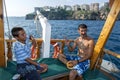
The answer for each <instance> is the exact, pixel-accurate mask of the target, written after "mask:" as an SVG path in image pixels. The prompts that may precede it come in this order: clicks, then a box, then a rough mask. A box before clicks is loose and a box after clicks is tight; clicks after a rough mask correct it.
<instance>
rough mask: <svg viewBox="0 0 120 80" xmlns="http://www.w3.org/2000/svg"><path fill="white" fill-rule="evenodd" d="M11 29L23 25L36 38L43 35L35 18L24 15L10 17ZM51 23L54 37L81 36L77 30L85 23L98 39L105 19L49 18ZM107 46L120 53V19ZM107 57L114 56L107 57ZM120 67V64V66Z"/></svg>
mask: <svg viewBox="0 0 120 80" xmlns="http://www.w3.org/2000/svg"><path fill="white" fill-rule="evenodd" d="M8 20H9V25H10V29H12V28H13V27H14V26H21V27H23V28H24V29H25V30H26V32H27V33H28V34H32V35H33V36H34V37H35V38H38V37H41V34H42V33H41V32H42V29H41V27H37V28H36V25H40V24H35V21H34V20H25V18H24V17H9V19H8ZM4 23H5V24H4V25H5V37H7V33H8V26H7V24H6V23H7V22H6V20H5V21H4ZM49 23H50V24H51V26H52V34H51V36H52V38H54V39H63V38H64V37H67V38H68V39H75V38H76V37H78V36H79V34H78V32H77V27H78V25H79V24H81V23H84V24H86V25H87V26H88V35H90V36H91V37H93V38H94V40H95V41H97V39H98V37H99V34H100V32H101V30H102V27H103V25H104V23H105V21H101V20H97V21H96V20H49ZM105 48H107V49H109V50H111V51H114V52H117V53H120V21H117V22H116V23H115V25H114V28H113V30H112V33H111V34H110V37H109V39H108V41H107V43H106V46H105ZM105 58H106V59H109V58H114V57H107V56H106V57H105ZM116 61H117V62H118V63H119V64H120V62H119V59H115V60H114V62H116ZM119 67H120V66H119Z"/></svg>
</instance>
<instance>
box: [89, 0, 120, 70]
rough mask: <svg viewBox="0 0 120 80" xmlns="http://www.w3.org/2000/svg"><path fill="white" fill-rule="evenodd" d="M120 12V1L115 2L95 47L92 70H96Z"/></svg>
mask: <svg viewBox="0 0 120 80" xmlns="http://www.w3.org/2000/svg"><path fill="white" fill-rule="evenodd" d="M119 11H120V0H115V1H114V3H113V5H112V8H111V11H110V13H109V14H108V17H107V20H106V22H105V24H104V27H103V29H102V31H101V33H100V36H99V38H98V41H97V43H96V45H95V48H94V53H93V56H92V58H91V65H90V68H91V69H93V68H94V66H95V63H96V61H97V59H98V57H99V55H100V53H101V52H102V50H103V47H104V45H105V43H106V41H107V40H108V37H109V35H110V33H111V31H112V28H113V26H114V23H115V20H116V18H117V16H118V14H119Z"/></svg>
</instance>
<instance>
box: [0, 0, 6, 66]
mask: <svg viewBox="0 0 120 80" xmlns="http://www.w3.org/2000/svg"><path fill="white" fill-rule="evenodd" d="M3 21H4V20H3V0H0V67H5V66H6V61H5V45H4V23H3Z"/></svg>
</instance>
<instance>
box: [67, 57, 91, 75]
mask: <svg viewBox="0 0 120 80" xmlns="http://www.w3.org/2000/svg"><path fill="white" fill-rule="evenodd" d="M66 59H67V60H80V59H81V58H80V57H79V56H70V55H66ZM89 66H90V60H85V61H83V62H79V63H78V64H76V65H75V66H74V67H73V69H74V70H77V73H78V75H82V74H83V73H84V72H85V71H86V70H87V69H88V68H89Z"/></svg>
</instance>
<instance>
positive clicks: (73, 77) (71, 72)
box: [69, 70, 77, 80]
mask: <svg viewBox="0 0 120 80" xmlns="http://www.w3.org/2000/svg"><path fill="white" fill-rule="evenodd" d="M76 76H77V71H76V70H71V71H70V75H69V80H75V78H76Z"/></svg>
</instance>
